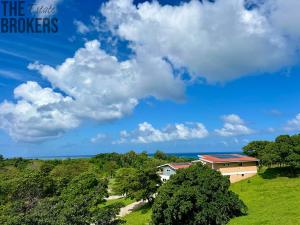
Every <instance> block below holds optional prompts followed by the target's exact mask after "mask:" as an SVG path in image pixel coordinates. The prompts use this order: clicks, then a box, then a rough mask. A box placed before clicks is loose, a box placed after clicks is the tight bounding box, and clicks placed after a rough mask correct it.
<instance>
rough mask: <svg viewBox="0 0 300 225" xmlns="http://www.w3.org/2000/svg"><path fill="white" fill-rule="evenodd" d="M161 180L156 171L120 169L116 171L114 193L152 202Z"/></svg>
mask: <svg viewBox="0 0 300 225" xmlns="http://www.w3.org/2000/svg"><path fill="white" fill-rule="evenodd" d="M160 184H161V180H160V177H159V175H158V174H157V173H156V169H155V168H154V169H140V170H138V169H134V168H121V169H119V170H118V171H117V174H116V182H115V185H114V187H113V188H114V191H115V192H116V193H118V194H123V195H126V196H127V197H130V198H134V199H136V200H148V202H152V200H153V195H154V194H155V193H156V191H157V189H158V187H159V185H160Z"/></svg>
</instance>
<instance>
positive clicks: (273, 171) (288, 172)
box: [260, 167, 300, 179]
mask: <svg viewBox="0 0 300 225" xmlns="http://www.w3.org/2000/svg"><path fill="white" fill-rule="evenodd" d="M299 174H300V170H296V171H293V170H292V169H291V168H290V167H274V168H267V169H266V170H265V171H264V172H263V173H260V176H261V177H262V178H264V179H275V178H277V177H288V178H297V177H299Z"/></svg>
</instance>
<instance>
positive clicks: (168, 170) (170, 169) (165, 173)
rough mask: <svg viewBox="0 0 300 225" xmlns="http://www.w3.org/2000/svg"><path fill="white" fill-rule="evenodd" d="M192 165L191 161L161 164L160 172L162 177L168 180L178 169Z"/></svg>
mask: <svg viewBox="0 0 300 225" xmlns="http://www.w3.org/2000/svg"><path fill="white" fill-rule="evenodd" d="M191 165H192V163H190V162H186V163H168V164H164V165H161V166H159V167H158V168H159V172H158V174H159V175H160V178H161V180H162V181H167V180H169V179H170V176H171V175H173V174H175V173H176V170H178V169H183V168H188V167H190V166H191Z"/></svg>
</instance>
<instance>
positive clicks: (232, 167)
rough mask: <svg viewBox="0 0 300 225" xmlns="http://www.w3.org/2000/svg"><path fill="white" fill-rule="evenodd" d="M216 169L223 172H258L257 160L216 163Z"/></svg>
mask: <svg viewBox="0 0 300 225" xmlns="http://www.w3.org/2000/svg"><path fill="white" fill-rule="evenodd" d="M214 169H215V170H218V171H220V172H221V173H225V174H226V173H242V172H254V173H257V165H256V162H245V163H242V164H241V163H216V164H214Z"/></svg>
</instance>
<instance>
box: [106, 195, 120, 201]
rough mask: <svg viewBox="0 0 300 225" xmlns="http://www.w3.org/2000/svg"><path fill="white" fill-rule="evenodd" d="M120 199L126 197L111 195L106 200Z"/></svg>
mask: <svg viewBox="0 0 300 225" xmlns="http://www.w3.org/2000/svg"><path fill="white" fill-rule="evenodd" d="M120 198H124V195H110V196H109V197H108V198H105V200H114V199H120Z"/></svg>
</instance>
